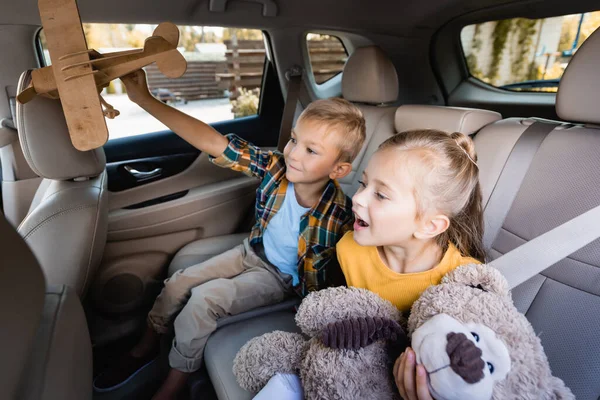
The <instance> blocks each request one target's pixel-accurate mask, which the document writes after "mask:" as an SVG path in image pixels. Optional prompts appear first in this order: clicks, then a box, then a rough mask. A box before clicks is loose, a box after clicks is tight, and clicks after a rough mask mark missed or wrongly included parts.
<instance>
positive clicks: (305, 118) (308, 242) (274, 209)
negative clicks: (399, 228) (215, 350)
mask: <svg viewBox="0 0 600 400" xmlns="http://www.w3.org/2000/svg"><path fill="white" fill-rule="evenodd" d="M123 82H124V83H125V87H126V89H127V94H128V96H129V98H130V99H131V100H132V101H133V102H135V103H137V104H138V105H139V106H140V107H142V108H143V109H144V110H146V111H147V112H148V113H150V114H152V115H153V116H155V117H156V118H157V119H159V120H160V121H161V122H163V123H164V124H165V125H167V126H168V127H169V128H170V129H171V130H172V131H173V132H175V133H177V134H178V135H179V136H181V137H182V138H183V139H185V140H186V141H188V142H189V143H190V144H192V145H193V146H195V147H196V148H198V149H200V150H201V151H203V152H207V153H208V154H209V155H210V158H211V161H212V162H213V163H215V164H216V165H219V166H221V167H226V168H231V169H234V170H236V171H240V172H243V173H244V174H246V175H249V176H253V177H256V178H258V179H261V184H260V186H259V188H258V190H257V196H256V224H255V225H254V227H253V228H252V232H251V233H250V237H249V238H248V239H246V240H245V241H244V244H242V245H239V246H237V247H235V248H233V249H231V250H229V251H227V252H225V253H223V254H221V255H219V256H216V257H213V258H212V259H210V260H207V261H206V262H203V263H200V264H198V265H194V266H191V267H189V268H186V269H184V270H181V271H178V272H177V273H175V274H174V275H173V276H172V277H171V278H169V279H167V280H166V281H165V287H164V289H163V291H162V292H161V294H160V295H159V296H158V298H157V299H156V301H155V303H154V306H153V308H152V310H151V311H150V313H149V315H148V328H147V329H146V332H145V334H144V336H143V337H142V339H141V340H140V342H139V343H138V344H137V345H136V346H135V347H134V348H133V349H132V350H131V351H130V352H129V353H128V354H127V355H125V356H124V357H123V359H122V360H120V362H119V363H118V365H116V366H115V368H114V369H112V370H109V371H108V372H107V373H104V374H102V375H100V376H99V377H98V378H97V379H96V382H95V383H94V386H95V388H96V390H99V391H108V390H113V389H116V388H117V387H120V386H121V385H123V384H124V383H125V382H127V380H128V379H129V378H130V377H131V376H133V375H134V374H135V373H136V372H137V371H139V370H140V369H141V368H143V367H144V366H145V365H147V364H148V363H150V362H151V361H152V360H153V359H154V358H155V357H156V355H157V353H158V347H159V346H158V343H159V338H160V334H163V333H165V332H166V331H167V329H168V326H169V323H170V322H171V320H172V318H173V317H174V316H175V315H176V314H177V313H178V312H179V311H181V312H180V313H179V315H178V316H177V318H176V319H175V322H174V328H175V340H174V342H173V347H172V349H171V352H170V354H169V364H170V366H171V370H170V371H169V374H168V376H167V379H166V381H165V382H164V383H163V385H162V386H161V388H160V389H159V390H158V392H157V393H156V394H155V396H154V399H167V398H173V397H174V396H175V394H176V393H177V392H178V391H179V390H180V389H181V388H182V386H183V385H184V384H185V382H186V380H187V378H188V376H189V374H190V373H192V372H194V371H196V370H197V369H199V368H200V365H201V362H202V353H203V351H204V345H205V344H206V341H207V339H208V337H209V336H210V334H211V333H212V332H214V330H215V329H216V326H217V319H218V318H219V317H222V316H225V315H234V314H239V313H242V312H245V311H249V310H251V309H254V308H257V307H261V306H266V305H269V304H274V303H278V302H280V301H282V300H284V298H285V297H286V295H289V294H291V293H293V292H294V290H295V291H296V292H297V293H298V294H300V295H306V294H307V293H308V292H310V291H312V290H318V289H320V288H323V287H324V286H325V279H326V275H327V272H326V269H327V265H328V263H329V262H330V261H331V260H335V244H336V242H337V241H338V240H339V239H340V238H341V237H342V236H343V235H344V233H345V232H346V231H348V230H350V229H351V228H352V223H353V214H352V209H351V201H350V199H349V198H347V197H346V196H345V195H344V193H343V192H342V190H341V189H340V187H339V186H338V184H337V182H336V179H340V178H343V177H344V176H346V175H348V174H349V173H350V172H351V170H352V164H351V163H352V161H353V160H354V158H355V157H356V155H357V154H358V152H359V151H360V149H361V148H362V144H363V142H364V139H365V121H364V118H363V116H362V113H361V112H360V110H359V109H358V108H356V107H355V106H354V105H352V104H351V103H349V102H347V101H345V100H342V99H329V100H320V101H316V102H314V103H312V104H310V105H309V106H308V107H307V108H306V110H305V111H304V112H303V113H302V115H301V116H300V118H299V119H298V122H297V124H296V126H295V128H294V129H293V130H292V134H291V139H290V141H289V142H288V143H287V145H286V147H285V149H284V151H283V154H281V153H278V152H266V151H262V150H260V149H259V148H257V147H255V146H253V145H252V144H250V143H247V142H246V141H244V140H243V139H241V138H239V137H237V136H235V135H232V134H230V135H227V136H222V135H221V134H220V133H218V132H217V131H215V130H214V129H213V128H211V127H210V126H208V125H206V124H205V123H203V122H201V121H198V120H196V119H194V118H193V117H190V116H188V115H186V114H183V113H181V112H180V111H177V110H176V109H174V108H171V107H169V106H167V105H165V104H163V103H161V102H160V101H158V100H157V99H155V98H154V97H152V95H151V94H150V93H149V92H148V86H147V83H146V77H145V73H144V72H143V71H141V70H140V71H137V72H135V73H133V74H130V75H128V76H127V77H124V78H123Z"/></svg>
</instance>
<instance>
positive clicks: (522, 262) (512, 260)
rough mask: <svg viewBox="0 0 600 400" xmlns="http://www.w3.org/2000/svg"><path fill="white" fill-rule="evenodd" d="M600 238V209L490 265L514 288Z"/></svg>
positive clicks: (511, 252) (566, 224)
mask: <svg viewBox="0 0 600 400" xmlns="http://www.w3.org/2000/svg"><path fill="white" fill-rule="evenodd" d="M598 238H600V205H599V206H596V207H594V208H592V209H591V210H589V211H587V212H585V213H583V214H581V215H579V216H578V217H575V218H573V219H571V220H569V221H567V222H565V223H564V224H562V225H559V226H557V227H556V228H554V229H551V230H550V231H548V232H546V233H544V234H542V235H540V236H538V237H536V238H535V239H532V240H530V241H528V242H527V243H525V244H523V245H521V246H519V247H517V248H516V249H514V250H512V251H509V252H508V253H506V254H504V255H503V256H500V257H498V258H497V259H495V260H494V261H492V262H490V263H488V265H489V266H492V267H495V268H497V269H498V270H500V272H502V274H503V275H504V276H505V277H506V279H507V280H508V284H509V286H510V288H511V289H512V288H514V287H516V286H518V285H520V284H521V283H523V282H525V281H526V280H528V279H530V278H532V277H533V276H535V275H537V274H538V273H540V272H542V271H543V270H545V269H547V268H548V267H550V266H552V265H553V264H555V263H557V262H559V261H560V260H562V259H563V258H565V257H567V256H569V255H571V254H573V253H574V252H576V251H577V250H579V249H581V248H582V247H584V246H586V245H588V244H590V243H591V242H593V241H594V240H596V239H598Z"/></svg>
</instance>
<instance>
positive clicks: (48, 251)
mask: <svg viewBox="0 0 600 400" xmlns="http://www.w3.org/2000/svg"><path fill="white" fill-rule="evenodd" d="M30 79H31V76H30V71H27V72H25V73H23V75H22V76H21V79H20V80H19V90H21V89H22V88H24V87H26V86H27V85H28V84H29V80H30ZM17 125H18V130H19V140H20V143H21V146H22V148H23V153H24V154H25V158H26V159H27V162H28V163H29V165H30V167H31V168H32V169H33V170H34V171H35V172H36V173H37V174H38V175H40V176H43V177H45V178H46V179H44V180H43V181H42V183H41V184H40V186H39V188H38V189H37V191H36V193H35V196H34V198H33V201H32V204H31V207H30V209H29V212H28V214H27V216H26V217H25V219H24V220H23V221H22V222H21V224H20V225H19V227H18V231H19V233H20V234H21V236H22V237H23V238H24V239H25V241H26V242H27V243H28V244H29V246H30V247H31V249H32V250H33V252H34V254H35V255H36V257H37V259H38V261H39V262H40V264H41V266H42V269H43V271H44V273H45V275H46V280H47V282H48V283H49V284H51V285H62V284H65V285H68V286H70V287H71V288H73V289H74V290H75V291H76V292H77V294H78V295H79V296H83V295H84V294H85V292H86V289H87V287H88V286H89V284H90V282H91V280H92V279H93V276H94V272H95V270H96V268H97V267H98V265H99V263H100V260H101V258H102V252H103V250H104V245H105V243H106V229H107V214H108V204H107V190H106V172H105V165H106V160H105V157H104V152H103V150H102V149H97V150H93V151H87V152H80V151H78V150H76V149H75V148H74V147H73V145H72V144H71V141H70V138H69V133H68V130H67V126H66V122H65V119H64V114H63V112H62V108H61V105H60V102H58V101H56V100H50V99H47V98H43V97H39V96H38V97H36V98H34V99H33V100H32V101H30V102H29V103H27V104H24V105H23V104H17Z"/></svg>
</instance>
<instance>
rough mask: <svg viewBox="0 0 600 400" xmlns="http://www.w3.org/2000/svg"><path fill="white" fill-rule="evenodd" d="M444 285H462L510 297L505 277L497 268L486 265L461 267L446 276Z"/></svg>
mask: <svg viewBox="0 0 600 400" xmlns="http://www.w3.org/2000/svg"><path fill="white" fill-rule="evenodd" d="M442 283H453V284H462V285H466V286H470V287H472V288H475V289H480V290H483V291H484V292H492V293H495V294H497V295H499V296H502V297H509V296H510V289H509V287H508V282H507V281H506V279H505V278H504V276H502V274H501V273H500V271H498V270H497V269H496V268H493V267H489V266H487V265H486V264H467V265H461V266H460V267H458V268H456V269H454V270H453V271H450V272H449V273H448V274H446V276H444V278H443V279H442Z"/></svg>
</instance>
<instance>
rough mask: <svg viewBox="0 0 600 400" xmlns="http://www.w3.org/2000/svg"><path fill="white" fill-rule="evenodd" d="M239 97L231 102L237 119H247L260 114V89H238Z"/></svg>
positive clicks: (232, 110)
mask: <svg viewBox="0 0 600 400" xmlns="http://www.w3.org/2000/svg"><path fill="white" fill-rule="evenodd" d="M237 91H238V97H237V99H236V100H232V101H231V112H232V113H233V115H234V117H235V118H241V117H247V116H250V115H256V114H257V113H258V102H259V99H260V89H259V88H256V89H252V90H248V89H245V88H243V87H242V88H238V90H237Z"/></svg>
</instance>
